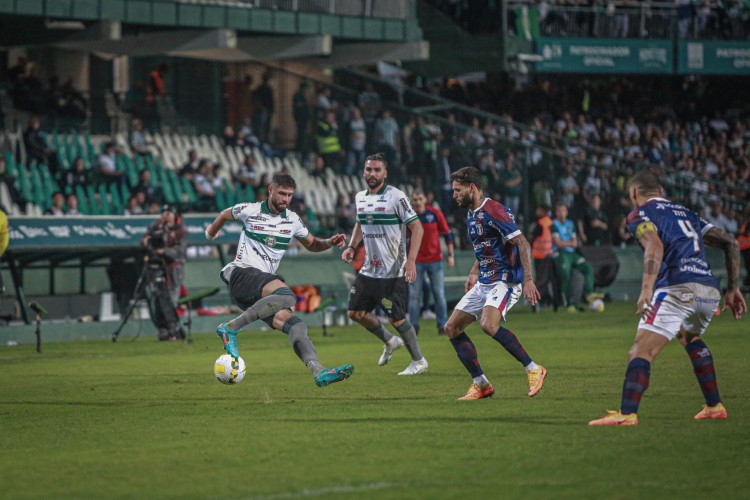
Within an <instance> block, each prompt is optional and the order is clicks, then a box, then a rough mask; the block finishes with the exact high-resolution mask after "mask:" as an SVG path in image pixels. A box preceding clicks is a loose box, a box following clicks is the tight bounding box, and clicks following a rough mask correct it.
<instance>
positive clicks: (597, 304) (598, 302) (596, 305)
mask: <svg viewBox="0 0 750 500" xmlns="http://www.w3.org/2000/svg"><path fill="white" fill-rule="evenodd" d="M589 309H591V310H592V311H594V312H598V313H600V312H604V301H603V300H602V299H594V300H592V301H591V304H589Z"/></svg>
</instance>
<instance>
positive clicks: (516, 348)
mask: <svg viewBox="0 0 750 500" xmlns="http://www.w3.org/2000/svg"><path fill="white" fill-rule="evenodd" d="M492 338H493V339H495V340H497V341H498V342H499V343H500V345H501V346H503V347H505V350H506V351H508V352H509V353H510V354H511V356H513V357H514V358H516V359H517V360H518V361H520V362H521V364H522V365H523V366H529V364H531V356H529V354H528V353H527V352H526V349H524V348H523V346H522V345H521V341H520V340H518V337H516V336H515V334H514V333H513V332H511V331H510V330H508V329H507V328H503V327H502V326H501V327H500V328H499V329H498V330H497V332H496V333H495V335H493V336H492Z"/></svg>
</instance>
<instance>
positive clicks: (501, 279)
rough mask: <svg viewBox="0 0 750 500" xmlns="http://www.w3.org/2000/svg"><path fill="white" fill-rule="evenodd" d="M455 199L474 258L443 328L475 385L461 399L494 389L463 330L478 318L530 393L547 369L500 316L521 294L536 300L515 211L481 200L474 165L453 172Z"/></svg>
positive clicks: (525, 244) (479, 179)
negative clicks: (515, 364) (522, 374)
mask: <svg viewBox="0 0 750 500" xmlns="http://www.w3.org/2000/svg"><path fill="white" fill-rule="evenodd" d="M451 182H452V186H453V199H454V200H456V203H457V204H458V206H459V207H467V208H468V209H469V213H468V215H467V218H466V224H467V226H468V231H469V238H470V240H471V243H472V245H473V246H474V253H475V254H476V257H477V261H476V262H475V263H474V267H472V269H471V272H470V273H469V278H468V279H467V280H466V285H465V290H466V294H465V295H464V296H463V298H462V299H461V300H460V301H459V303H458V304H457V305H456V309H455V310H454V311H453V314H452V315H451V317H450V319H449V320H448V322H447V323H446V324H445V332H446V333H447V334H448V337H450V340H451V344H453V348H454V349H455V350H456V354H458V359H460V360H461V362H462V363H463V365H464V367H465V368H466V370H467V371H468V372H469V374H470V375H471V376H472V378H473V384H472V385H471V387H469V390H468V391H467V392H466V395H464V396H463V397H461V398H459V399H460V400H463V401H466V400H472V399H482V398H487V397H491V396H492V395H493V394H494V393H495V389H494V388H493V387H492V385H491V384H490V382H489V380H487V377H485V375H484V372H483V371H482V368H481V367H480V366H479V360H478V358H477V349H476V347H475V346H474V343H473V342H472V341H471V339H470V338H469V336H468V335H466V332H464V330H465V329H466V327H468V326H469V325H470V324H472V323H473V322H474V321H477V320H479V325H480V326H481V328H482V330H483V331H484V333H486V334H487V335H489V336H490V337H492V338H493V339H494V340H496V341H497V342H498V343H500V345H502V346H503V347H504V348H505V349H506V350H507V351H508V352H509V353H510V354H511V355H512V356H513V357H514V358H516V359H517V360H518V361H519V362H520V363H521V364H522V365H523V366H524V368H525V369H526V374H527V378H528V383H529V396H530V397H534V396H536V395H537V394H538V393H539V391H540V390H541V389H542V385H543V384H544V379H545V377H546V376H547V370H545V368H544V367H543V366H540V365H537V364H536V363H534V361H533V360H532V359H531V356H529V354H528V353H527V352H526V350H525V349H524V348H523V346H522V345H521V342H520V341H519V340H518V338H517V337H516V336H515V335H514V334H513V332H511V331H510V330H508V329H507V328H505V327H502V326H500V320H501V319H502V320H505V316H506V314H507V313H508V311H509V310H510V308H511V307H513V305H514V304H515V303H516V302H517V301H518V299H519V298H520V297H521V294H522V293H523V296H524V297H526V300H528V301H529V303H530V304H531V305H534V304H536V303H537V302H538V301H539V298H540V295H539V291H538V290H537V289H536V285H534V279H533V275H532V274H531V270H532V264H531V262H532V260H531V247H530V246H529V242H528V241H526V238H525V237H524V236H523V234H521V231H520V230H519V229H518V226H517V225H516V222H515V219H514V216H513V212H511V210H510V209H509V208H507V207H505V206H504V205H503V204H501V203H499V202H497V201H495V200H491V199H489V198H485V196H484V192H483V190H482V173H481V172H480V171H479V170H477V169H476V168H474V167H464V168H462V169H459V170H458V171H456V172H454V173H453V174H452V175H451Z"/></svg>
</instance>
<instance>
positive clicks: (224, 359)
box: [214, 354, 245, 385]
mask: <svg viewBox="0 0 750 500" xmlns="http://www.w3.org/2000/svg"><path fill="white" fill-rule="evenodd" d="M214 375H216V378H217V379H219V382H221V383H222V384H229V385H233V384H239V383H240V382H242V379H244V378H245V360H244V359H242V358H237V361H235V360H234V358H232V356H230V355H229V354H222V355H221V356H219V357H218V358H216V362H215V363H214Z"/></svg>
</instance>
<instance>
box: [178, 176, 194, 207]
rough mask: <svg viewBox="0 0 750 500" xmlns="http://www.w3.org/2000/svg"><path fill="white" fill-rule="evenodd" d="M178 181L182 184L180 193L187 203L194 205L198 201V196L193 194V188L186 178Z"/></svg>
mask: <svg viewBox="0 0 750 500" xmlns="http://www.w3.org/2000/svg"><path fill="white" fill-rule="evenodd" d="M180 180H181V182H182V191H183V192H184V193H185V196H186V197H187V201H188V202H190V203H195V202H196V200H197V199H198V196H197V195H196V194H195V188H194V187H193V185H192V184H191V183H190V181H189V180H187V179H186V178H184V177H182V178H181V179H180Z"/></svg>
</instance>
